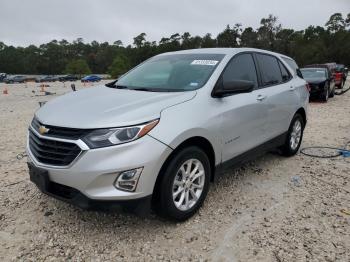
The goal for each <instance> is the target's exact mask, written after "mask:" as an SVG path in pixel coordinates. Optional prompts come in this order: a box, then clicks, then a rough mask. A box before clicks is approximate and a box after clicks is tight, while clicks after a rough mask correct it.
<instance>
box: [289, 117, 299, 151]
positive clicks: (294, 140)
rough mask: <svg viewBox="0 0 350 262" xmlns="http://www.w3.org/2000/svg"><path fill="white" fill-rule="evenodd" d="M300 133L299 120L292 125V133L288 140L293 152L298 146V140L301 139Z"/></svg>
mask: <svg viewBox="0 0 350 262" xmlns="http://www.w3.org/2000/svg"><path fill="white" fill-rule="evenodd" d="M301 132H302V125H301V122H300V120H299V119H297V120H295V122H294V124H293V128H292V133H291V134H290V140H289V144H290V148H291V149H292V150H295V149H296V148H297V147H298V146H299V143H300V139H301Z"/></svg>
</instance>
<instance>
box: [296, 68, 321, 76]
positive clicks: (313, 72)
mask: <svg viewBox="0 0 350 262" xmlns="http://www.w3.org/2000/svg"><path fill="white" fill-rule="evenodd" d="M301 73H302V74H303V77H304V78H325V77H326V70H325V69H322V68H310V69H301Z"/></svg>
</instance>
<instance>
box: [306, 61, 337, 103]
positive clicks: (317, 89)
mask: <svg viewBox="0 0 350 262" xmlns="http://www.w3.org/2000/svg"><path fill="white" fill-rule="evenodd" d="M300 71H301V73H302V75H303V78H304V79H305V81H306V82H308V84H309V88H310V96H312V97H319V98H321V99H322V101H324V102H327V101H328V98H329V97H333V96H334V91H335V81H334V77H333V74H332V72H331V71H330V69H329V68H328V66H327V65H319V66H317V67H316V66H315V67H306V68H301V69H300Z"/></svg>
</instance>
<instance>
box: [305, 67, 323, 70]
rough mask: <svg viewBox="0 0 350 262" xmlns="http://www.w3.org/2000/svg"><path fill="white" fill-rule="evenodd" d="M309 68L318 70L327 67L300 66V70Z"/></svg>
mask: <svg viewBox="0 0 350 262" xmlns="http://www.w3.org/2000/svg"><path fill="white" fill-rule="evenodd" d="M310 69H314V70H320V69H323V70H327V67H303V68H300V70H310Z"/></svg>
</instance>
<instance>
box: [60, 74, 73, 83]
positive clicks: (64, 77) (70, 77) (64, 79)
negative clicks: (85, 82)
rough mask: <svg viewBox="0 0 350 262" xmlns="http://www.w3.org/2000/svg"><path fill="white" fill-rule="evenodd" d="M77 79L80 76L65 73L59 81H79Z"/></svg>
mask: <svg viewBox="0 0 350 262" xmlns="http://www.w3.org/2000/svg"><path fill="white" fill-rule="evenodd" d="M77 80H78V77H76V76H75V75H64V76H60V77H59V78H58V81H61V82H66V81H77Z"/></svg>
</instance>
